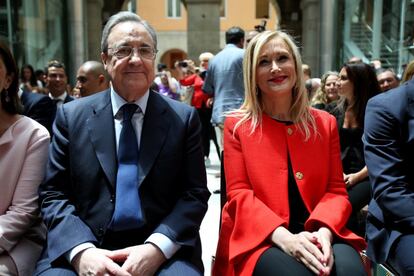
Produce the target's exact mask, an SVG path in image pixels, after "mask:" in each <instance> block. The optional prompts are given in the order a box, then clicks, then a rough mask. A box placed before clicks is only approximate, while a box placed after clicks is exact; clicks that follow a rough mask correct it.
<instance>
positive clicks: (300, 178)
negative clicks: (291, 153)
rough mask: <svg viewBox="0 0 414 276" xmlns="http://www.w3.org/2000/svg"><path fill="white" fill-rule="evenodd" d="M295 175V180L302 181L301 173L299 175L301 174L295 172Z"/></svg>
mask: <svg viewBox="0 0 414 276" xmlns="http://www.w3.org/2000/svg"><path fill="white" fill-rule="evenodd" d="M295 175H296V178H297V179H299V180H302V179H303V173H301V172H296V173H295Z"/></svg>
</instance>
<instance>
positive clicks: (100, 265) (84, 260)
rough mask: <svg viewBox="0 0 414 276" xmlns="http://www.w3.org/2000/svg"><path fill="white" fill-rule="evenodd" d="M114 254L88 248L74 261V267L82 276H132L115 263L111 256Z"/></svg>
mask: <svg viewBox="0 0 414 276" xmlns="http://www.w3.org/2000/svg"><path fill="white" fill-rule="evenodd" d="M111 255H112V252H111V251H109V250H104V249H99V248H88V249H85V250H84V251H82V252H80V253H78V254H77V255H76V256H75V257H74V258H73V259H72V266H73V267H74V268H75V270H76V272H77V273H78V275H80V276H84V275H85V276H86V275H111V276H112V275H114V276H131V274H130V273H128V272H127V271H126V270H125V269H124V268H121V267H120V266H119V265H117V264H116V263H114V262H113V261H112V260H111V258H110V256H111Z"/></svg>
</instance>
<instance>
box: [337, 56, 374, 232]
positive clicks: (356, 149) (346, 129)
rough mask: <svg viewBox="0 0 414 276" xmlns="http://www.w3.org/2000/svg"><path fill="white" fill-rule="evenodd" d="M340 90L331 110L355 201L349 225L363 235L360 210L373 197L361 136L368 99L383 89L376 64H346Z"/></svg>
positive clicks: (340, 77) (351, 193)
mask: <svg viewBox="0 0 414 276" xmlns="http://www.w3.org/2000/svg"><path fill="white" fill-rule="evenodd" d="M338 92H339V95H340V96H341V98H340V99H339V100H338V103H337V106H336V108H334V109H333V110H332V114H334V115H335V117H336V119H337V123H338V129H339V140H340V144H341V159H342V167H343V170H344V180H345V184H346V187H347V190H348V194H349V200H350V201H351V205H352V214H351V217H350V218H349V222H348V228H349V229H351V230H352V231H354V232H356V233H358V234H359V235H361V236H364V234H365V218H362V219H360V210H361V209H362V208H363V207H364V206H366V205H367V204H368V202H369V200H370V197H371V187H370V182H369V179H368V170H367V167H366V166H365V159H364V149H363V144H362V140H361V138H362V134H363V131H364V116H365V108H366V105H367V102H368V100H369V99H370V98H371V97H373V96H375V95H376V94H378V93H380V88H379V86H378V82H377V79H376V75H375V71H374V68H372V66H371V65H368V64H365V63H354V64H351V63H349V64H345V65H344V66H343V67H342V69H341V71H340V72H339V79H338Z"/></svg>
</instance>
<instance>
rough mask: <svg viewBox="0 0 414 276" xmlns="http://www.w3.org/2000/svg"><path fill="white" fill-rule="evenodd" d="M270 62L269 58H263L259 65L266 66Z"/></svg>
mask: <svg viewBox="0 0 414 276" xmlns="http://www.w3.org/2000/svg"><path fill="white" fill-rule="evenodd" d="M269 63H270V62H269V61H268V60H267V59H262V60H261V61H259V65H261V66H265V65H268V64H269Z"/></svg>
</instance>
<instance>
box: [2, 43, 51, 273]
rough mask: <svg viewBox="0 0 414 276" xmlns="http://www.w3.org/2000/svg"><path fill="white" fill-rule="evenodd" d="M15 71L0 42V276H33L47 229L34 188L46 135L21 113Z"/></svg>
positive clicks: (41, 168)
mask: <svg viewBox="0 0 414 276" xmlns="http://www.w3.org/2000/svg"><path fill="white" fill-rule="evenodd" d="M17 91H18V70H17V67H16V63H15V61H14V59H13V56H12V54H11V53H10V50H9V49H8V48H7V46H6V44H4V43H2V42H0V93H1V97H0V98H1V101H0V176H1V181H0V183H1V184H0V186H1V189H0V190H1V193H0V275H22V276H25V275H32V273H33V271H34V267H35V265H36V261H37V259H38V258H39V256H40V252H41V251H42V247H43V242H44V240H45V238H46V229H45V226H44V224H43V223H42V219H41V218H40V216H39V214H40V211H39V206H38V187H39V184H40V183H41V181H42V180H43V176H44V173H45V170H46V160H47V151H48V147H49V133H48V132H47V130H46V128H44V127H43V126H42V125H40V124H39V123H37V122H36V121H34V120H32V119H30V118H28V117H25V116H22V115H19V114H18V113H19V111H20V109H21V106H20V101H19V97H18V95H17Z"/></svg>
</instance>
